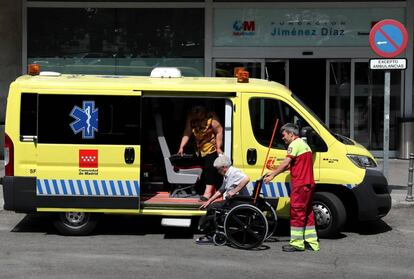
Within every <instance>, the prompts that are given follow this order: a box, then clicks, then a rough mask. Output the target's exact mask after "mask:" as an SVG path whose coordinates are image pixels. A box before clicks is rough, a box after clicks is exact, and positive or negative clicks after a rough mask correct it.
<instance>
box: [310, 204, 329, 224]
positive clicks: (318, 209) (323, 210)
mask: <svg viewBox="0 0 414 279" xmlns="http://www.w3.org/2000/svg"><path fill="white" fill-rule="evenodd" d="M313 211H314V213H315V220H316V224H317V225H318V226H319V227H321V228H326V227H327V226H329V224H330V223H331V220H332V215H331V212H330V211H329V209H328V207H327V206H326V205H324V204H322V203H316V204H314V205H313Z"/></svg>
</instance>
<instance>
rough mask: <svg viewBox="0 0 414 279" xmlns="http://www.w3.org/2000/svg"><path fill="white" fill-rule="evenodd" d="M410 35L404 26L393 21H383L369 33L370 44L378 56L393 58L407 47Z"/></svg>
mask: <svg viewBox="0 0 414 279" xmlns="http://www.w3.org/2000/svg"><path fill="white" fill-rule="evenodd" d="M407 42H408V34H407V30H406V29H405V27H404V25H402V24H401V23H400V22H398V21H396V20H393V19H385V20H381V21H380V22H378V23H377V24H375V25H374V27H372V29H371V32H370V33H369V44H370V45H371V48H372V50H374V51H375V53H376V54H378V55H379V56H382V57H385V58H393V57H395V56H397V55H398V54H400V53H401V52H403V51H404V49H405V48H406V47H407Z"/></svg>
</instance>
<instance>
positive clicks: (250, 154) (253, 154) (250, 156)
mask: <svg viewBox="0 0 414 279" xmlns="http://www.w3.org/2000/svg"><path fill="white" fill-rule="evenodd" d="M256 161H257V151H256V148H249V149H247V163H248V164H249V165H255V164H256Z"/></svg>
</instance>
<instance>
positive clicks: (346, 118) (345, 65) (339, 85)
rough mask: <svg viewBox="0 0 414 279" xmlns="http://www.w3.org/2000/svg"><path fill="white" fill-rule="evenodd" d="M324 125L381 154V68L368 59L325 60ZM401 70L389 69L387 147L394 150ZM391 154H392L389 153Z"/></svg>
mask: <svg viewBox="0 0 414 279" xmlns="http://www.w3.org/2000/svg"><path fill="white" fill-rule="evenodd" d="M326 66H327V85H328V86H327V92H326V96H327V97H326V107H327V115H326V119H327V123H326V124H327V125H328V126H329V128H330V129H331V130H332V131H333V132H335V133H339V134H342V135H344V136H348V137H350V138H353V139H355V140H356V141H357V142H359V143H361V144H362V145H363V146H365V147H366V148H368V149H369V150H370V151H371V152H373V154H374V155H375V156H379V157H380V156H382V153H381V150H382V148H383V131H384V130H383V127H384V125H383V123H384V72H383V71H373V70H370V69H369V61H368V60H356V59H355V60H327V64H326ZM402 79H403V75H402V74H401V72H398V71H394V72H392V73H391V88H390V89H391V100H390V101H391V103H390V135H389V139H390V150H394V151H395V150H396V149H397V148H398V146H397V136H398V135H397V132H398V118H399V117H400V116H401V96H402V87H401V84H402ZM391 156H394V155H392V154H391Z"/></svg>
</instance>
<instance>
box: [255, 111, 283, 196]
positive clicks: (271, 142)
mask: <svg viewBox="0 0 414 279" xmlns="http://www.w3.org/2000/svg"><path fill="white" fill-rule="evenodd" d="M278 125H279V118H276V121H275V126H274V128H273V133H272V138H271V139H270V143H269V148H268V149H267V153H266V158H265V160H264V163H263V167H262V172H261V173H260V180H259V181H257V183H260V184H259V185H257V187H256V192H255V193H254V197H253V203H254V204H256V200H257V198H258V197H259V193H260V190H261V189H262V183H263V173H264V170H265V167H266V163H267V159H268V157H269V152H270V149H271V148H272V145H273V140H274V138H275V134H276V130H277V126H278Z"/></svg>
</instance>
